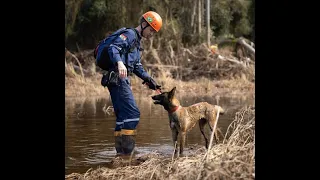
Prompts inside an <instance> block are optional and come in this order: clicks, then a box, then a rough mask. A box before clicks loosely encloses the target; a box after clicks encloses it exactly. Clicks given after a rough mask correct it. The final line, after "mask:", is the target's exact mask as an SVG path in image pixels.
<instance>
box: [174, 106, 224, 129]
mask: <svg viewBox="0 0 320 180" xmlns="http://www.w3.org/2000/svg"><path fill="white" fill-rule="evenodd" d="M218 109H220V110H219V111H220V114H223V113H224V110H223V109H222V108H221V107H220V106H217V105H212V104H209V103H207V102H200V103H197V104H193V105H191V106H188V107H181V109H180V110H179V111H178V112H177V116H178V119H184V120H183V121H180V127H181V128H182V129H181V130H182V131H189V130H191V129H192V128H193V127H194V126H195V125H196V124H197V123H198V122H199V120H200V119H205V120H207V121H209V122H210V123H214V122H215V120H216V117H217V112H218Z"/></svg>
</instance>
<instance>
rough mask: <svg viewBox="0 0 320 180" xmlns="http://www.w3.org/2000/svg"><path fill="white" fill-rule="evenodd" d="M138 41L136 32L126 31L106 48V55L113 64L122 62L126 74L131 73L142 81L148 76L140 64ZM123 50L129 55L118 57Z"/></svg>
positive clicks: (138, 36)
mask: <svg viewBox="0 0 320 180" xmlns="http://www.w3.org/2000/svg"><path fill="white" fill-rule="evenodd" d="M119 31H121V29H119V30H117V31H116V32H114V33H118V32H119ZM140 40H141V36H140V33H139V32H138V31H137V30H135V29H134V30H133V29H126V30H125V31H124V32H123V33H122V34H120V35H119V36H117V37H115V40H114V41H113V43H112V44H110V46H109V48H108V53H109V57H110V59H111V61H112V62H113V63H114V64H117V62H118V61H122V62H123V64H125V65H126V67H127V70H128V72H130V73H131V72H133V73H134V74H136V75H137V76H138V77H140V78H141V79H143V80H144V79H146V78H147V77H149V74H148V73H147V72H146V71H145V70H144V68H143V66H142V64H141V62H140V61H141V56H140ZM134 43H135V47H134ZM124 49H126V50H127V51H126V52H129V53H123V54H122V55H121V56H120V51H121V50H124Z"/></svg>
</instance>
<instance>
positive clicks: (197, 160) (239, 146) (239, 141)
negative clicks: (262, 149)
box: [65, 106, 255, 180]
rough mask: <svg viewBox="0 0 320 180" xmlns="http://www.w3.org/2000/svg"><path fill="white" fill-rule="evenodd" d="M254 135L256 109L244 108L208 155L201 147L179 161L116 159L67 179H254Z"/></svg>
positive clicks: (155, 156) (158, 157)
mask: <svg viewBox="0 0 320 180" xmlns="http://www.w3.org/2000/svg"><path fill="white" fill-rule="evenodd" d="M254 132H255V109H254V107H251V106H249V107H243V108H242V109H241V110H240V111H239V112H237V113H236V114H235V117H234V120H233V122H232V123H231V124H230V125H229V128H228V130H227V133H226V134H225V137H224V138H222V139H221V141H220V143H219V144H216V145H214V146H213V147H212V148H211V149H210V150H209V151H207V150H206V149H205V148H204V147H201V146H200V147H194V148H190V149H192V150H191V153H190V155H188V156H185V157H178V158H173V157H167V156H164V155H162V154H159V153H157V152H152V153H150V154H147V155H143V156H140V157H134V158H132V159H131V160H130V159H128V158H121V157H117V158H115V159H114V160H113V161H112V162H111V163H110V164H108V165H103V166H100V168H95V169H88V171H87V172H86V173H83V174H78V173H71V174H68V175H66V176H65V179H67V180H71V179H86V180H93V179H179V180H180V179H181V180H182V179H198V178H199V179H238V178H239V179H255V168H254V167H255V156H254V155H255V153H254V152H255V143H254V134H255V133H254Z"/></svg>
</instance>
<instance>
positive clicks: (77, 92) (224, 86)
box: [65, 70, 254, 97]
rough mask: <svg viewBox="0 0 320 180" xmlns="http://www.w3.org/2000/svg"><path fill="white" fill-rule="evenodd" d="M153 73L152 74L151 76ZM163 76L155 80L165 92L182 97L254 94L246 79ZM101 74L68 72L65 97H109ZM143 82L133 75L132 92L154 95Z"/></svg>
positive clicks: (250, 84)
mask: <svg viewBox="0 0 320 180" xmlns="http://www.w3.org/2000/svg"><path fill="white" fill-rule="evenodd" d="M151 73H152V72H150V74H151ZM163 74H164V75H163V76H160V77H157V78H155V80H156V81H157V82H158V83H159V84H160V85H162V89H163V90H164V91H167V90H171V89H172V88H173V87H175V86H176V87H177V90H178V91H179V94H180V95H184V94H188V95H197V96H199V95H223V96H227V95H229V96H233V95H237V96H238V95H252V94H254V83H253V82H250V81H248V80H246V79H245V78H238V79H229V80H210V79H208V78H204V77H201V78H198V79H195V80H193V81H181V80H177V79H174V78H172V77H170V76H165V74H167V73H165V72H163ZM100 80H101V74H98V73H96V74H95V75H91V76H85V77H84V78H82V76H81V75H80V74H77V73H76V72H75V71H74V70H69V71H66V80H65V88H66V90H65V96H66V97H79V96H83V97H85V96H105V95H108V89H107V88H103V87H102V86H101V85H100ZM141 83H142V80H141V79H140V78H138V77H137V76H135V75H133V77H132V78H131V85H132V90H133V92H134V93H141V92H143V93H146V94H152V93H153V92H152V91H151V90H149V89H148V88H147V87H146V86H144V85H142V84H141Z"/></svg>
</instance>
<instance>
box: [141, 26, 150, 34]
mask: <svg viewBox="0 0 320 180" xmlns="http://www.w3.org/2000/svg"><path fill="white" fill-rule="evenodd" d="M148 26H150V25H149V24H148V23H147V25H146V26H145V27H144V28H142V23H141V24H140V28H141V33H140V34H141V36H142V34H143V31H144V30H145V29H146V28H147V27H148Z"/></svg>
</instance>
